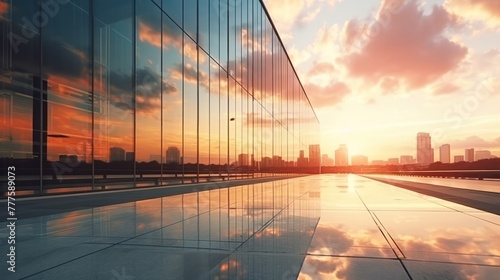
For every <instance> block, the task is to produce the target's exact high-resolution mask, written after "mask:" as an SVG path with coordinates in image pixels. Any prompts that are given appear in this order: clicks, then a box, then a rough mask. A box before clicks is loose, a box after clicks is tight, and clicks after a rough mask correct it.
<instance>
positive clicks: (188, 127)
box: [0, 0, 319, 193]
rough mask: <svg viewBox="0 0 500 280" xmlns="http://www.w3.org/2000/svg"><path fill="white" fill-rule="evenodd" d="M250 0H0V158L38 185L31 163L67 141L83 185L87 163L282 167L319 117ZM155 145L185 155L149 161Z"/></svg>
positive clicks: (313, 132) (39, 164) (46, 173)
mask: <svg viewBox="0 0 500 280" xmlns="http://www.w3.org/2000/svg"><path fill="white" fill-rule="evenodd" d="M62 2H64V4H62ZM233 2H237V3H233ZM263 2H264V1H257V0H255V1H232V0H231V1H229V2H227V1H225V0H224V1H218V0H217V1H215V0H214V1H211V0H210V1H208V0H206V1H180V0H176V1H168V0H163V1H160V0H107V1H101V0H78V1H67V0H65V1H62V0H44V1H40V0H36V1H10V0H9V1H5V0H0V30H1V32H0V104H1V106H0V107H1V109H0V119H1V121H0V136H1V137H0V169H1V170H6V168H7V167H8V166H16V169H17V170H18V172H19V174H25V175H27V176H31V177H30V178H33V180H31V181H29V180H25V181H20V182H19V184H20V186H19V188H22V189H23V190H27V191H26V193H29V192H31V193H45V192H44V191H45V185H50V187H53V186H54V184H55V183H54V182H52V181H48V180H46V179H45V178H49V177H50V178H51V177H52V174H53V171H51V170H49V169H48V168H44V167H45V166H50V165H51V163H54V162H58V160H59V155H64V154H69V153H70V152H68V150H71V154H75V153H76V155H77V156H78V158H79V159H81V160H82V164H78V165H76V164H71V166H70V165H67V166H68V168H67V169H64V170H69V169H71V170H72V171H71V172H72V173H73V174H78V175H79V177H80V178H82V179H81V181H82V182H83V181H85V184H87V185H85V186H86V187H89V189H94V187H95V186H102V185H103V183H106V182H105V181H102V180H104V179H103V176H101V175H99V174H106V175H116V177H115V178H114V180H115V181H118V180H121V178H123V180H126V182H125V183H128V182H129V181H131V182H132V183H131V184H132V185H134V184H135V185H140V186H144V185H148V186H154V185H155V184H157V183H158V182H159V181H158V180H156V181H155V180H142V181H141V180H132V179H130V178H141V177H142V176H143V175H144V174H146V173H147V174H149V175H150V176H151V177H154V176H157V177H158V178H161V177H162V175H163V174H162V172H171V171H175V173H176V175H177V176H181V177H184V176H189V177H192V176H198V174H200V175H199V176H202V175H201V173H200V172H207V173H214V174H217V173H223V172H220V171H225V172H226V173H227V172H229V170H228V169H229V168H228V166H231V164H232V163H234V162H236V161H238V155H239V154H252V153H254V157H255V162H261V167H262V166H263V165H262V163H264V160H263V158H264V157H268V158H271V159H272V158H274V157H277V158H281V160H280V161H279V164H278V165H279V166H284V163H283V162H282V161H283V159H284V160H285V161H290V160H291V159H290V155H292V154H294V155H295V154H298V150H299V149H307V148H308V147H309V145H315V144H318V143H319V136H318V135H319V122H318V119H317V117H316V113H315V112H314V108H313V107H312V105H311V103H310V102H308V96H307V93H306V91H305V89H304V87H303V86H302V83H301V81H300V79H299V77H298V75H297V73H296V71H295V68H294V65H293V64H292V62H291V60H290V57H289V55H288V53H287V50H286V49H285V46H284V45H283V42H282V40H281V38H280V35H279V34H278V32H277V30H276V29H275V25H274V23H273V21H272V19H271V18H270V17H269V13H268V12H267V9H266V7H265V6H264V4H263ZM47 3H48V4H49V5H48V6H49V7H48V9H49V11H47V9H46V8H47V5H45V4H47ZM183 3H184V5H183ZM224 3H226V4H224ZM228 3H229V4H228ZM231 3H232V4H231ZM2 4H4V5H2ZM233 4H235V5H233ZM228 5H229V6H228ZM56 10H57V11H56ZM36 11H38V12H36ZM47 12H48V14H47ZM40 13H41V14H40ZM40 15H41V16H40ZM31 19H34V20H35V22H33V24H32V23H31V22H29V21H32V20H31ZM36 22H38V23H42V24H36ZM23 34H24V35H23ZM26 34H28V35H29V36H28V35H26ZM75 34H76V35H75ZM25 35H26V36H28V37H26V36H25ZM273 85H274V86H273ZM278 96H279V97H278ZM269 97H273V98H269ZM282 104H286V105H287V106H282ZM273 108H279V114H277V113H274V114H270V115H269V114H268V112H276V110H273ZM299 112H300V114H299ZM248 116H252V117H248ZM282 116H295V118H294V121H295V124H298V123H300V124H301V128H300V129H290V127H287V125H286V122H283V121H282V120H281V119H279V118H281V117H282ZM75 120H78V121H75ZM268 124H273V125H268ZM298 139H300V141H299V140H298ZM278 145H279V146H278ZM174 146H176V147H178V149H180V150H181V152H178V150H176V151H175V152H172V153H171V155H170V156H167V157H165V153H166V149H167V148H168V147H174ZM111 147H116V148H117V147H120V148H121V150H118V149H117V150H116V151H113V152H111V151H110V148H111ZM73 151H75V152H73ZM124 151H127V152H126V153H125V154H124ZM179 154H181V155H179ZM151 155H153V156H154V158H152V157H151ZM157 155H162V156H161V158H162V159H164V161H163V162H165V163H167V162H174V163H179V164H182V165H183V167H184V168H179V167H177V166H174V165H171V166H170V165H169V166H165V165H154V164H148V163H149V162H150V161H151V160H153V159H155V160H157V159H158V157H157ZM306 156H307V155H306ZM304 158H305V157H304ZM314 160H315V161H316V162H317V163H318V162H319V161H318V156H315V158H314ZM110 161H124V162H123V163H121V164H119V165H120V168H110V167H111V166H108V165H109V164H110ZM245 161H247V160H245ZM83 162H85V164H83ZM58 163H60V162H58ZM265 163H266V164H268V162H265ZM112 165H113V166H117V164H114V163H113V164H112ZM23 166H25V167H23ZM169 168H171V170H169ZM272 168H273V167H272V164H270V165H269V168H268V169H267V170H265V171H263V172H266V173H272V174H274V175H275V176H280V175H282V174H285V173H286V174H288V173H290V172H293V167H292V168H286V169H285V168H279V169H275V170H270V169H272ZM257 171H262V169H259V170H257ZM94 174H97V175H99V176H94ZM193 174H194V175H193ZM84 179H85V180H84ZM231 179H233V177H231ZM68 180H69V179H68V178H66V179H65V180H64V183H61V184H71V185H75V186H77V187H78V184H79V182H78V181H76V179H75V181H68ZM32 181H37V182H38V181H39V182H40V184H41V185H40V186H39V185H36V184H31V183H30V182H32ZM192 181H193V182H194V181H197V180H196V178H195V179H193V180H192ZM88 182H92V184H93V185H92V186H88ZM16 184H17V182H16ZM22 184H26V185H22ZM29 184H31V185H29ZM57 184H58V183H57ZM82 184H83V183H82ZM117 185H120V186H121V185H123V186H126V185H130V184H117ZM135 185H134V186H135ZM72 189H75V190H76V189H78V188H67V190H68V191H72Z"/></svg>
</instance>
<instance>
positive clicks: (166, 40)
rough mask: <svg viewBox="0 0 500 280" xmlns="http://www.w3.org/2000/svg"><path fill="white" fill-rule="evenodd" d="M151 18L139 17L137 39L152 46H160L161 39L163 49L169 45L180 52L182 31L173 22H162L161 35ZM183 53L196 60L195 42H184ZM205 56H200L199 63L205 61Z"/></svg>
mask: <svg viewBox="0 0 500 280" xmlns="http://www.w3.org/2000/svg"><path fill="white" fill-rule="evenodd" d="M150 21H153V19H148V18H141V19H139V40H141V41H142V42H147V43H149V44H151V45H152V46H154V47H157V48H162V39H163V49H164V50H167V49H168V48H169V47H170V46H173V47H174V48H175V49H177V50H178V51H179V53H182V32H180V30H178V29H177V27H176V26H175V25H173V23H170V24H163V35H162V30H161V29H160V27H161V26H159V25H157V24H153V23H152V22H150ZM184 54H185V55H186V56H187V57H188V58H189V59H191V60H192V61H196V60H197V58H198V49H197V48H196V45H195V44H185V45H184ZM205 60H206V57H205V56H200V63H203V62H205Z"/></svg>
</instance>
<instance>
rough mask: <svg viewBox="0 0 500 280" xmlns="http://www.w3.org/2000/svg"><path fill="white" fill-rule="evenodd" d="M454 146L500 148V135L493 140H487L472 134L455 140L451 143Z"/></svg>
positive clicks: (462, 147)
mask: <svg viewBox="0 0 500 280" xmlns="http://www.w3.org/2000/svg"><path fill="white" fill-rule="evenodd" d="M450 145H451V147H452V148H460V149H469V148H475V149H484V148H500V137H498V138H496V139H492V140H485V139H483V138H481V137H479V136H476V135H474V136H470V137H467V138H466V139H463V140H454V141H451V143H450Z"/></svg>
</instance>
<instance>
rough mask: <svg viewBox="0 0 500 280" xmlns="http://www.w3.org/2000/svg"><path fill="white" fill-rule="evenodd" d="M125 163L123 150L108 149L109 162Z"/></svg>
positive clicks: (118, 148)
mask: <svg viewBox="0 0 500 280" xmlns="http://www.w3.org/2000/svg"><path fill="white" fill-rule="evenodd" d="M115 161H125V150H124V149H122V148H120V147H111V148H110V149H109V162H115Z"/></svg>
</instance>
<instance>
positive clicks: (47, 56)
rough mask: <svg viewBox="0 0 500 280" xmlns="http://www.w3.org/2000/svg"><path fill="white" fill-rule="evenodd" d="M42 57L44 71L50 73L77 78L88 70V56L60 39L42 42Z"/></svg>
mask: <svg viewBox="0 0 500 280" xmlns="http://www.w3.org/2000/svg"><path fill="white" fill-rule="evenodd" d="M43 58H44V61H45V63H44V64H45V65H44V66H45V69H44V70H45V71H46V72H47V73H48V74H50V75H56V76H63V77H67V78H79V77H82V76H83V75H85V73H87V72H88V67H89V64H90V62H89V58H88V57H87V56H86V54H85V53H84V52H83V51H81V50H79V49H76V48H75V47H73V46H70V45H67V44H64V43H63V42H60V41H48V42H46V43H45V44H44V48H43Z"/></svg>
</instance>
